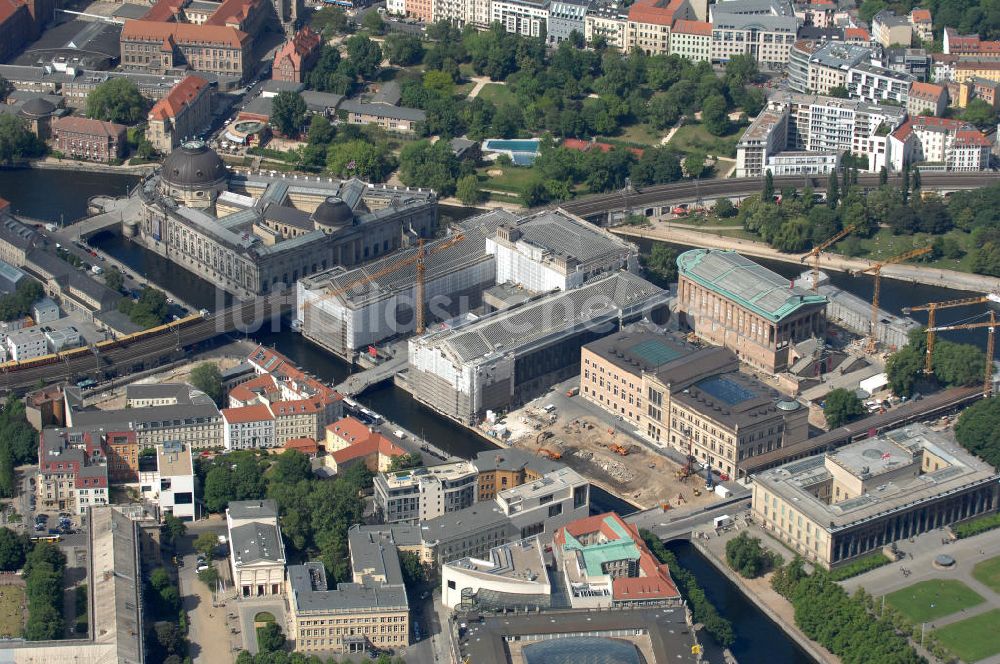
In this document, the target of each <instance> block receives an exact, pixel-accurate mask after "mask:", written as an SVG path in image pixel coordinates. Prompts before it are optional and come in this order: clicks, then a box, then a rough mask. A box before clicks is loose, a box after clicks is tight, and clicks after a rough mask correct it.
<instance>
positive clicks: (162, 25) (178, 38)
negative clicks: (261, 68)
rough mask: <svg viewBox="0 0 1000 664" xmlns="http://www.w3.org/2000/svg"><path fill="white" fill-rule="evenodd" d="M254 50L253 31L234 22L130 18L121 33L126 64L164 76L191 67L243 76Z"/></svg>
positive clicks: (233, 76)
mask: <svg viewBox="0 0 1000 664" xmlns="http://www.w3.org/2000/svg"><path fill="white" fill-rule="evenodd" d="M252 50H253V40H252V39H251V37H250V35H248V34H247V33H246V32H243V31H242V30H239V29H237V28H235V27H232V26H231V25H207V24H206V25H195V24H193V23H173V22H160V21H151V20H146V19H143V20H128V21H125V27H124V28H123V29H122V33H121V66H122V68H123V69H124V70H126V71H137V72H145V73H149V74H158V75H161V76H162V75H167V74H172V73H175V72H183V71H186V70H189V69H190V70H194V71H197V72H201V71H204V72H209V73H212V74H215V75H218V76H222V77H227V78H232V79H243V78H244V77H245V76H246V75H247V74H248V73H249V71H250V69H251V67H252V65H253V58H252Z"/></svg>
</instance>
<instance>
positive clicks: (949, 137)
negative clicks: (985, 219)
mask: <svg viewBox="0 0 1000 664" xmlns="http://www.w3.org/2000/svg"><path fill="white" fill-rule="evenodd" d="M890 142H891V145H892V147H891V151H892V157H893V166H894V167H895V168H896V169H902V168H903V166H904V165H905V164H907V163H909V164H913V165H916V166H918V167H920V168H926V169H929V170H940V171H958V172H961V171H966V172H968V171H983V170H986V169H988V168H989V165H990V151H991V148H992V145H993V144H992V142H991V141H990V140H989V138H987V136H986V135H985V134H983V132H981V131H979V129H977V128H976V127H974V126H973V125H970V124H967V123H965V122H962V121H960V120H950V119H947V118H935V117H928V116H923V115H920V116H917V117H914V118H912V119H910V120H907V121H906V123H905V124H903V125H902V126H901V127H899V129H897V130H896V131H894V132H892V134H891V135H890Z"/></svg>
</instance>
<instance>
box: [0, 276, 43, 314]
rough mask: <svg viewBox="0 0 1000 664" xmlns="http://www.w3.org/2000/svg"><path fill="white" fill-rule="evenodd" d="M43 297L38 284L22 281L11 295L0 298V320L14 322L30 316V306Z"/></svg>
mask: <svg viewBox="0 0 1000 664" xmlns="http://www.w3.org/2000/svg"><path fill="white" fill-rule="evenodd" d="M44 296H45V291H44V290H43V289H42V285H41V284H40V283H38V282H37V281H35V280H34V279H22V280H21V281H20V282H19V283H18V284H17V288H16V289H14V292H13V293H8V294H7V295H3V296H0V320H4V321H8V320H15V319H17V318H24V317H25V316H28V315H30V314H31V305H33V304H34V303H35V302H37V301H38V300H40V299H41V298H42V297H44Z"/></svg>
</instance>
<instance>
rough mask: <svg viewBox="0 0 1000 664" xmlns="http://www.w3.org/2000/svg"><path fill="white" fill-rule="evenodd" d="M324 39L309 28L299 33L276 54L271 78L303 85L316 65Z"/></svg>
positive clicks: (306, 27)
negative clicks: (306, 76) (307, 74)
mask: <svg viewBox="0 0 1000 664" xmlns="http://www.w3.org/2000/svg"><path fill="white" fill-rule="evenodd" d="M322 43H323V39H322V37H320V35H319V34H317V33H316V32H315V31H314V30H313V29H312V28H310V27H309V26H305V27H304V28H302V29H301V30H299V31H297V32H296V33H295V34H294V35H293V36H292V38H291V39H289V40H288V41H287V42H285V44H284V46H282V47H281V48H280V49H279V50H278V52H277V53H275V54H274V64H273V65H272V68H271V77H272V78H273V79H274V80H276V81H289V82H293V83H302V82H303V81H304V80H305V75H306V73H308V72H309V70H310V69H312V68H313V65H315V64H316V59H317V58H318V57H319V52H320V47H321V46H322Z"/></svg>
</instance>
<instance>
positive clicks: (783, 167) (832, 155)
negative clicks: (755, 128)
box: [767, 150, 840, 177]
mask: <svg viewBox="0 0 1000 664" xmlns="http://www.w3.org/2000/svg"><path fill="white" fill-rule="evenodd" d="M839 166H840V154H839V153H837V152H796V151H794V150H790V151H787V152H779V153H778V154H772V155H769V156H768V158H767V170H768V171H770V172H771V175H773V176H774V177H781V176H783V175H828V174H829V173H833V172H836V170H837V168H838V167H839Z"/></svg>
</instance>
